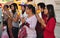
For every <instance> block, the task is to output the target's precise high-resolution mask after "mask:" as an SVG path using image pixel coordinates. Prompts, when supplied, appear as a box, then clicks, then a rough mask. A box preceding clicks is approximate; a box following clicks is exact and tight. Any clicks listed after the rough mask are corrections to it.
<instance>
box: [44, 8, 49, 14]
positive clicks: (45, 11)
mask: <svg viewBox="0 0 60 38" xmlns="http://www.w3.org/2000/svg"><path fill="white" fill-rule="evenodd" d="M44 14H45V15H47V14H48V9H47V8H46V7H45V9H44Z"/></svg>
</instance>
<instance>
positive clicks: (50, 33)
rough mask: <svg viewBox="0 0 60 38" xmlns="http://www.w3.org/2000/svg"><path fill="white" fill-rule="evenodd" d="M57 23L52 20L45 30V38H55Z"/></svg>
mask: <svg viewBox="0 0 60 38" xmlns="http://www.w3.org/2000/svg"><path fill="white" fill-rule="evenodd" d="M55 25H56V21H55V19H54V18H51V19H50V20H49V21H48V22H47V24H46V28H45V29H44V38H55V35H54V29H55Z"/></svg>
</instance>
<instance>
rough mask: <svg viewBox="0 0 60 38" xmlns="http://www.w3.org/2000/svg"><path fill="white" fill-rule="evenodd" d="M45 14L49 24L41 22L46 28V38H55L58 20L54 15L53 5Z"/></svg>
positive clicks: (49, 6) (47, 8)
mask: <svg viewBox="0 0 60 38" xmlns="http://www.w3.org/2000/svg"><path fill="white" fill-rule="evenodd" d="M44 14H46V15H47V18H46V19H47V22H46V23H45V21H44V20H41V21H40V22H41V24H42V26H44V38H55V35H54V29H55V25H56V18H55V13H54V7H53V5H51V4H50V5H47V6H46V8H45V10H44Z"/></svg>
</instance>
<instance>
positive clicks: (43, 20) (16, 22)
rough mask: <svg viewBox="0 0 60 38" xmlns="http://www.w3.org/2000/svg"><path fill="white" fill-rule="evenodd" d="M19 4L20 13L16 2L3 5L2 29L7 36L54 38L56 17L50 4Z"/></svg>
mask: <svg viewBox="0 0 60 38" xmlns="http://www.w3.org/2000/svg"><path fill="white" fill-rule="evenodd" d="M20 6H21V10H22V12H21V14H20V15H18V6H17V4H16V3H12V4H11V5H9V6H8V5H4V7H3V10H2V12H3V17H2V18H3V26H2V27H3V29H2V31H6V32H7V34H8V38H55V35H54V29H55V25H56V18H55V11H54V7H53V5H52V4H48V5H45V4H44V3H38V4H37V7H36V8H35V6H33V5H32V4H25V5H22V4H21V5H20ZM37 10H40V12H39V13H37V12H36V11H37ZM4 38H5V37H4Z"/></svg>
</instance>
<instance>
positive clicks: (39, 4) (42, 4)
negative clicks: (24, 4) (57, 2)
mask: <svg viewBox="0 0 60 38" xmlns="http://www.w3.org/2000/svg"><path fill="white" fill-rule="evenodd" d="M37 5H38V6H40V7H41V8H42V9H45V4H44V3H38V4H37Z"/></svg>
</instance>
